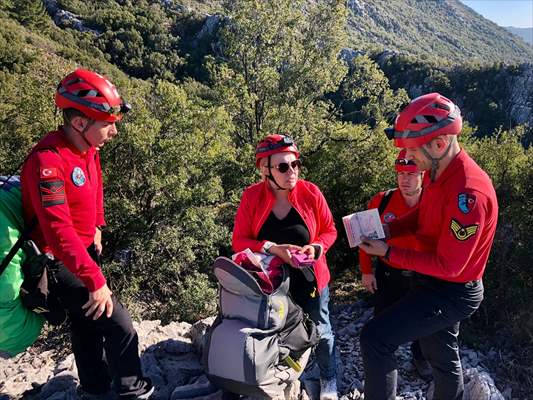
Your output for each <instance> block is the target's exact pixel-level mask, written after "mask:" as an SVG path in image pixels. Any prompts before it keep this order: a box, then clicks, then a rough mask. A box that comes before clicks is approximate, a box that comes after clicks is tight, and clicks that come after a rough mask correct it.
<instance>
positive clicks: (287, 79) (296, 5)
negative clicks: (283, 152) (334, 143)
mask: <svg viewBox="0 0 533 400" xmlns="http://www.w3.org/2000/svg"><path fill="white" fill-rule="evenodd" d="M343 3H344V2H343V1H340V0H328V1H323V2H305V1H303V0H298V1H291V0H281V1H274V0H268V1H259V0H253V1H249V0H239V1H227V2H226V3H225V12H226V13H227V15H228V18H227V19H226V22H225V25H224V26H223V28H222V29H221V32H220V42H221V43H220V46H221V48H222V52H223V57H222V58H221V59H218V60H216V62H213V63H212V65H211V71H212V81H213V86H214V88H215V89H216V90H217V91H218V93H219V95H220V101H221V103H222V104H224V105H225V106H226V109H227V110H228V112H229V113H230V115H231V117H232V120H233V122H234V125H235V130H234V135H235V140H236V143H237V144H238V145H239V146H244V145H248V146H249V145H254V144H255V143H256V142H257V140H258V139H259V137H260V136H262V135H264V134H266V133H268V132H286V133H289V134H291V135H293V136H295V137H296V138H297V139H300V142H301V143H303V144H304V146H307V145H310V142H311V141H310V140H309V138H310V137H313V139H314V141H315V143H318V142H319V141H320V140H317V139H319V138H320V137H321V136H323V135H324V132H325V131H324V129H323V128H324V124H327V121H332V117H333V116H332V115H331V113H330V107H331V104H330V103H329V102H328V101H327V100H326V99H325V97H324V95H325V94H326V93H328V92H330V91H334V90H336V89H337V87H338V85H339V83H340V81H341V79H342V77H343V76H344V74H345V72H346V67H345V66H344V65H343V64H342V62H341V61H339V60H338V58H337V56H338V53H339V51H340V49H341V45H342V43H343V41H344V38H345V33H344V23H345V8H344V4H343ZM311 147H312V146H311ZM247 155H248V156H249V153H248V154H247Z"/></svg>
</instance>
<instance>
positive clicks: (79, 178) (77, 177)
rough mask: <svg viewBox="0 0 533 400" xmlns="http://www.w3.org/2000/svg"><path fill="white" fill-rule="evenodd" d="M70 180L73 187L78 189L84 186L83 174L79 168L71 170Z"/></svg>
mask: <svg viewBox="0 0 533 400" xmlns="http://www.w3.org/2000/svg"><path fill="white" fill-rule="evenodd" d="M71 178H72V182H73V183H74V185H76V186H78V187H80V186H83V185H85V174H84V173H83V170H82V169H81V168H80V167H75V168H74V169H73V170H72V174H71Z"/></svg>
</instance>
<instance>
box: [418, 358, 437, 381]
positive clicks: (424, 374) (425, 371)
mask: <svg viewBox="0 0 533 400" xmlns="http://www.w3.org/2000/svg"><path fill="white" fill-rule="evenodd" d="M413 365H414V366H415V369H416V372H417V373H418V375H419V376H420V377H421V378H422V379H424V380H428V379H431V378H432V377H433V369H432V368H431V364H430V363H429V362H427V361H426V360H418V359H416V358H413Z"/></svg>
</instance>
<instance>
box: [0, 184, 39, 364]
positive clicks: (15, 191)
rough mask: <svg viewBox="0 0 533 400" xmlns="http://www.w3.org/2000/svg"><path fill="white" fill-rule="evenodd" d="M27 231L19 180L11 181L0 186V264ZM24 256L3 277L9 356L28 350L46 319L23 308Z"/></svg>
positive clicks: (2, 313) (4, 340)
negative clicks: (22, 267) (21, 291)
mask: <svg viewBox="0 0 533 400" xmlns="http://www.w3.org/2000/svg"><path fill="white" fill-rule="evenodd" d="M23 229H24V219H23V214H22V196H21V192H20V180H19V179H18V177H11V178H10V179H9V180H8V181H7V182H6V181H2V182H0V260H3V259H4V258H5V257H6V255H7V254H8V253H9V251H10V250H11V248H13V246H14V244H15V243H16V242H17V240H18V239H19V237H20V236H21V234H22V232H23ZM23 261H24V252H23V250H22V249H19V250H18V251H17V253H16V254H15V255H14V257H13V258H12V259H11V261H10V262H9V264H8V265H7V267H6V269H5V270H4V271H3V272H2V273H1V275H0V353H2V352H4V353H7V354H9V355H10V356H14V355H16V354H18V353H21V352H23V351H24V350H26V348H27V347H28V346H31V345H32V344H33V342H35V340H36V339H37V338H38V337H39V334H40V333H41V329H42V327H43V324H44V321H45V319H44V317H43V316H42V315H39V314H36V313H34V312H32V311H30V310H29V309H27V308H26V307H24V306H23V305H22V303H21V300H20V296H19V293H20V287H21V285H22V282H23V280H24V276H23V274H22V269H21V265H22V262H23Z"/></svg>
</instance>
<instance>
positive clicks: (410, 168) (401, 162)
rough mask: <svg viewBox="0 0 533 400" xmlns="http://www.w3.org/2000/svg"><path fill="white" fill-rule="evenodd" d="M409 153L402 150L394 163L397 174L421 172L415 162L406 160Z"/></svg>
mask: <svg viewBox="0 0 533 400" xmlns="http://www.w3.org/2000/svg"><path fill="white" fill-rule="evenodd" d="M406 155H407V151H405V149H402V150H400V153H399V154H398V157H396V161H395V162H394V169H395V170H396V172H420V170H419V169H418V167H417V166H416V164H415V162H414V161H413V160H408V159H407V158H406Z"/></svg>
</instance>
